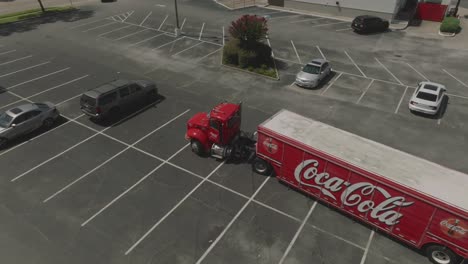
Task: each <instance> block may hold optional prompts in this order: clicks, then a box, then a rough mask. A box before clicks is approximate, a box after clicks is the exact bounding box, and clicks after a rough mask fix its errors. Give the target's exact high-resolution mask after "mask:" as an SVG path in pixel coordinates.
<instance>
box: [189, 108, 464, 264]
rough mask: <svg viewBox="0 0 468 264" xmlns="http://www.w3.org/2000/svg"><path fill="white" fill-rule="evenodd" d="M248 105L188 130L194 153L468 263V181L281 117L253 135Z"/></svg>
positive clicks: (446, 262) (441, 262)
mask: <svg viewBox="0 0 468 264" xmlns="http://www.w3.org/2000/svg"><path fill="white" fill-rule="evenodd" d="M241 111H242V107H241V104H233V103H228V102H223V103H221V104H219V105H217V106H216V107H214V108H213V109H212V110H211V111H210V112H209V113H197V114H195V115H194V116H193V117H192V118H190V120H189V121H188V123H187V131H186V135H185V137H186V139H187V140H189V141H190V142H191V148H192V151H193V152H195V153H197V154H199V155H210V156H213V157H216V158H218V159H234V158H236V159H246V160H247V161H249V162H251V163H252V168H253V170H254V171H255V172H257V173H260V174H263V175H268V174H270V172H271V173H274V175H275V176H276V177H277V178H278V179H279V180H281V181H283V182H284V183H287V184H288V185H290V186H292V187H294V188H296V189H298V190H300V191H302V192H305V193H307V194H309V195H311V196H314V197H316V198H317V199H320V200H321V201H324V202H326V203H328V204H330V205H331V206H333V207H335V208H337V209H339V210H341V211H342V212H344V213H346V214H349V215H351V216H353V217H355V218H357V219H360V220H362V221H363V222H365V223H367V224H369V225H371V226H373V227H374V228H376V229H378V230H380V231H383V232H385V233H387V234H389V235H391V236H393V237H395V238H397V239H399V240H401V241H403V242H404V243H407V244H409V245H411V246H413V247H416V248H419V249H422V250H423V252H425V254H427V257H428V258H429V260H430V261H432V262H433V263H437V264H455V263H457V264H458V263H461V262H462V261H463V260H464V259H466V258H468V175H466V174H463V173H460V172H457V171H454V170H451V169H448V168H445V167H442V166H440V165H437V164H434V163H432V162H429V161H427V160H424V159H421V158H418V157H415V156H412V155H410V154H407V153H404V152H402V151H399V150H396V149H393V148H390V147H388V146H385V145H382V144H380V143H377V142H374V141H371V140H368V139H365V138H362V137H360V136H357V135H354V134H351V133H348V132H346V131H343V130H340V129H338V128H335V127H332V126H329V125H327V124H324V123H321V122H318V121H315V120H312V119H309V118H306V117H304V116H301V115H298V114H296V113H293V112H290V111H288V110H281V111H279V112H278V113H276V114H275V115H273V116H272V117H270V118H269V119H268V120H266V121H264V122H263V123H262V124H260V125H259V126H258V128H257V131H256V132H255V133H253V134H247V133H245V132H242V131H241V130H240V127H241V117H242V113H241Z"/></svg>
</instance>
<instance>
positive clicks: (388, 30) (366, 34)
mask: <svg viewBox="0 0 468 264" xmlns="http://www.w3.org/2000/svg"><path fill="white" fill-rule="evenodd" d="M353 32H354V33H356V34H358V35H361V36H375V35H380V34H387V33H391V32H393V30H391V29H390V28H388V29H386V30H384V31H377V32H359V31H354V30H353Z"/></svg>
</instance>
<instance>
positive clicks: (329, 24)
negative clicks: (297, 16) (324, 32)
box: [309, 21, 349, 27]
mask: <svg viewBox="0 0 468 264" xmlns="http://www.w3.org/2000/svg"><path fill="white" fill-rule="evenodd" d="M344 23H349V22H347V21H343V22H335V23H328V24H318V25H313V26H309V27H324V26H332V25H338V24H344Z"/></svg>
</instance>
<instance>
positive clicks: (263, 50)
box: [254, 42, 271, 64]
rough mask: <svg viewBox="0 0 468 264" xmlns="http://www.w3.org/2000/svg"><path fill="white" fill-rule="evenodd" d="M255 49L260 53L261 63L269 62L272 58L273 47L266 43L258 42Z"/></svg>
mask: <svg viewBox="0 0 468 264" xmlns="http://www.w3.org/2000/svg"><path fill="white" fill-rule="evenodd" d="M254 49H255V51H256V52H257V54H258V60H259V61H260V64H268V62H270V60H271V48H270V46H268V45H267V44H265V43H261V42H259V43H256V44H255V46H254Z"/></svg>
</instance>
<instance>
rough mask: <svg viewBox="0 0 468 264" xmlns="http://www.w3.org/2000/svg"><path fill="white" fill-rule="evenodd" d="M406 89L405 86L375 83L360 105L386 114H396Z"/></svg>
mask: <svg viewBox="0 0 468 264" xmlns="http://www.w3.org/2000/svg"><path fill="white" fill-rule="evenodd" d="M405 89H406V87H405V86H401V85H396V84H391V83H385V82H381V81H374V82H373V83H372V85H371V86H370V87H369V89H367V91H366V93H365V94H364V96H363V98H362V99H361V101H360V102H359V104H360V105H363V106H367V107H371V108H374V109H377V110H381V111H384V112H389V113H395V110H396V108H397V106H398V105H399V102H400V100H401V97H402V96H403V93H404V92H405Z"/></svg>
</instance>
